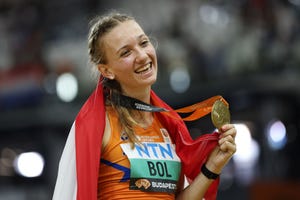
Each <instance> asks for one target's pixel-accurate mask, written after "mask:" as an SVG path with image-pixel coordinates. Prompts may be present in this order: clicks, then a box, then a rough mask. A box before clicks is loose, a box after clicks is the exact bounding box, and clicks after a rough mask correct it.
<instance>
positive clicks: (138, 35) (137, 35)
mask: <svg viewBox="0 0 300 200" xmlns="http://www.w3.org/2000/svg"><path fill="white" fill-rule="evenodd" d="M102 42H103V48H104V52H105V56H106V61H107V63H106V64H100V65H99V70H100V71H101V73H102V75H103V76H104V77H106V78H109V79H115V80H117V81H118V82H119V83H120V84H121V87H122V91H123V92H124V93H125V94H131V93H132V92H134V91H135V92H136V91H138V90H145V89H146V88H151V85H152V84H153V83H154V82H155V81H156V76H157V58H156V53H155V49H154V47H153V45H152V44H151V42H150V40H149V38H148V37H147V36H146V35H145V33H144V31H143V30H142V28H141V27H140V26H139V25H138V24H137V23H136V22H135V21H133V20H130V21H126V22H123V23H121V24H119V25H118V26H116V27H115V28H113V29H112V30H111V31H110V32H109V33H107V34H106V35H105V36H104V37H103V38H102Z"/></svg>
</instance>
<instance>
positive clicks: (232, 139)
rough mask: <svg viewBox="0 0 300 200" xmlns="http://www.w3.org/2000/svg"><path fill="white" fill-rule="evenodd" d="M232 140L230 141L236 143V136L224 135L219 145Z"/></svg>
mask: <svg viewBox="0 0 300 200" xmlns="http://www.w3.org/2000/svg"><path fill="white" fill-rule="evenodd" d="M227 141H228V142H230V143H233V144H234V143H235V142H234V137H233V136H232V135H227V136H226V137H223V138H221V139H219V141H218V143H219V145H221V144H223V143H224V142H227Z"/></svg>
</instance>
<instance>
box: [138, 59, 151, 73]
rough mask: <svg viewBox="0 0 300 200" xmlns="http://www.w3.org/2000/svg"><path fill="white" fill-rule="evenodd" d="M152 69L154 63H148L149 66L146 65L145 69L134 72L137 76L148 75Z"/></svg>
mask: <svg viewBox="0 0 300 200" xmlns="http://www.w3.org/2000/svg"><path fill="white" fill-rule="evenodd" d="M151 69H152V62H150V63H148V64H147V65H144V66H143V67H140V68H138V69H137V70H135V71H134V72H135V73H137V74H144V73H147V72H148V71H150V70H151Z"/></svg>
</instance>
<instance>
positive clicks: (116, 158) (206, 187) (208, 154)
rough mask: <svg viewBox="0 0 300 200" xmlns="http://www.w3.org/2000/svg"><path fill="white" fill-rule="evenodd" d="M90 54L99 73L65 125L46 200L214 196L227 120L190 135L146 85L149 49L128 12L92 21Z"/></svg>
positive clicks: (228, 146) (228, 140)
mask: <svg viewBox="0 0 300 200" xmlns="http://www.w3.org/2000/svg"><path fill="white" fill-rule="evenodd" d="M89 54H90V58H91V61H92V62H94V64H95V65H96V67H97V69H98V71H99V72H100V78H99V82H98V86H97V88H96V90H95V92H94V93H93V94H92V95H91V96H90V97H89V99H88V100H87V102H86V103H85V104H84V106H83V107H82V109H81V110H80V112H79V114H78V116H77V117H76V120H75V122H74V124H73V126H72V128H71V131H70V134H69V137H68V140H67V143H66V146H65V149H64V152H63V155H62V158H61V161H60V166H59V174H58V178H57V182H56V187H55V192H54V196H53V199H54V200H58V199H63V200H67V199H77V200H87V199H89V200H95V199H96V198H97V199H125V198H127V199H189V200H193V199H195V200H196V199H202V198H204V197H205V198H206V199H215V198H216V192H217V191H216V190H217V185H218V175H219V174H220V173H221V171H222V168H223V167H224V166H225V165H226V163H227V162H228V161H229V160H230V158H231V157H232V155H233V153H234V152H235V151H236V147H235V142H234V138H235V135H236V130H235V128H234V126H233V125H231V124H226V125H224V126H223V127H222V128H220V131H219V133H213V134H208V135H204V136H201V137H200V138H199V139H197V140H196V141H193V140H192V139H191V137H190V136H189V133H188V130H187V128H186V126H185V125H184V123H183V121H182V120H181V119H180V117H179V116H178V115H177V113H176V112H174V111H173V110H172V109H171V108H170V107H169V106H168V105H167V104H165V103H164V102H163V101H162V100H160V99H159V98H158V97H157V96H156V95H155V93H154V92H153V91H152V90H151V86H152V84H154V83H155V81H156V78H157V57H156V52H155V49H154V47H153V45H152V44H151V42H150V40H149V38H148V36H147V35H146V34H145V33H144V31H143V29H142V28H141V27H140V26H139V24H138V23H137V22H136V21H135V20H134V19H133V18H132V17H130V16H127V15H122V14H118V13H111V14H109V15H106V16H103V17H100V18H97V19H95V20H94V21H93V25H92V27H91V29H90V34H89ZM152 105H154V106H152ZM165 110H168V111H167V112H164V111H165ZM201 166H202V167H201ZM200 168H201V171H200ZM184 176H186V177H187V179H188V180H190V181H191V182H190V184H189V186H188V187H186V188H185V189H183V177H184ZM215 179H216V180H215Z"/></svg>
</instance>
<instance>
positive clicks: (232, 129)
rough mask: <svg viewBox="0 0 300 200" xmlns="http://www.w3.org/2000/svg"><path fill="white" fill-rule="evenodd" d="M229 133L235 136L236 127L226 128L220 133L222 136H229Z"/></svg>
mask: <svg viewBox="0 0 300 200" xmlns="http://www.w3.org/2000/svg"><path fill="white" fill-rule="evenodd" d="M228 135H231V136H232V137H233V138H235V136H236V129H235V128H234V127H232V128H230V129H228V130H226V131H225V132H223V133H221V134H220V138H224V137H227V136H228Z"/></svg>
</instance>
